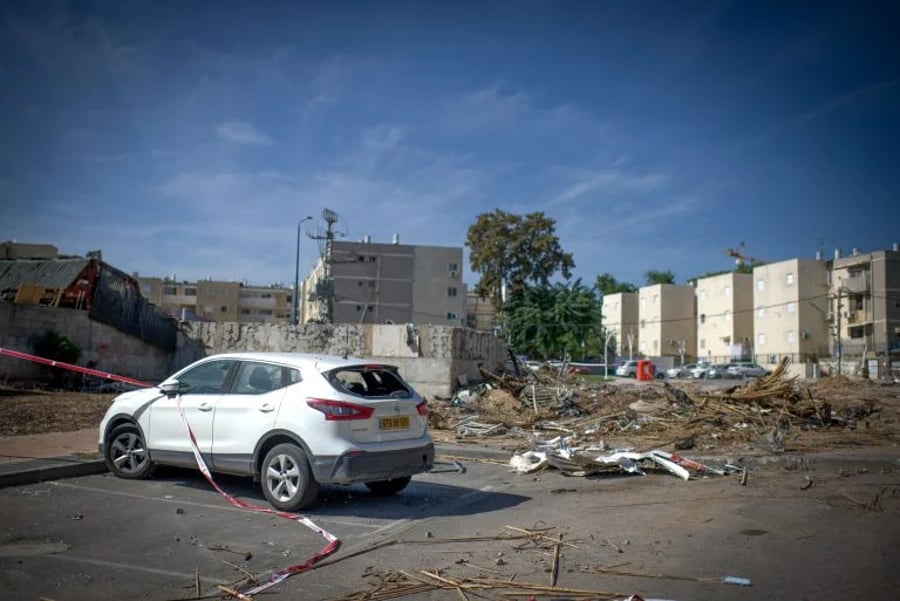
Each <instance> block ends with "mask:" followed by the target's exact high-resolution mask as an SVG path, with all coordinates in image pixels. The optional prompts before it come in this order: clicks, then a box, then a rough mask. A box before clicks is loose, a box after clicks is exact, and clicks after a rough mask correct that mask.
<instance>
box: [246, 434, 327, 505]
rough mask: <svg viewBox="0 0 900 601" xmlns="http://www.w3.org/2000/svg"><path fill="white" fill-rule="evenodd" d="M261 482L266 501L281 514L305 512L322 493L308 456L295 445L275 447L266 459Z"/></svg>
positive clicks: (261, 472)
mask: <svg viewBox="0 0 900 601" xmlns="http://www.w3.org/2000/svg"><path fill="white" fill-rule="evenodd" d="M259 479H260V482H261V483H262V490H263V494H264V495H265V496H266V500H267V501H268V502H269V504H270V505H272V507H274V508H275V509H277V510H279V511H298V510H300V509H303V508H304V507H307V506H309V505H310V504H311V503H312V502H313V501H314V500H315V499H316V497H317V496H318V494H319V483H318V482H316V481H315V479H314V478H313V476H312V472H311V471H310V469H309V461H308V460H307V458H306V453H304V452H303V449H301V448H300V447H298V446H297V445H295V444H290V443H283V444H279V445H275V446H274V447H272V449H271V450H270V451H269V452H268V453H267V454H266V457H265V459H263V462H262V466H261V467H260V473H259Z"/></svg>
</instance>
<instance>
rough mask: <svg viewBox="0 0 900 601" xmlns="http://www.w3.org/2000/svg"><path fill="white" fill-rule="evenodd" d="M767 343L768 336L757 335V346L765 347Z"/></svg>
mask: <svg viewBox="0 0 900 601" xmlns="http://www.w3.org/2000/svg"><path fill="white" fill-rule="evenodd" d="M765 343H766V335H765V334H757V336H756V344H758V345H763V344H765Z"/></svg>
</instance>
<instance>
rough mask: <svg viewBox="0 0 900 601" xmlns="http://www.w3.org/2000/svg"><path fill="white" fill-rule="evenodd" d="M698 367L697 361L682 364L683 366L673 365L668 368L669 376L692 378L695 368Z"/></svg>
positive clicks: (667, 373)
mask: <svg viewBox="0 0 900 601" xmlns="http://www.w3.org/2000/svg"><path fill="white" fill-rule="evenodd" d="M696 368H697V364H696V363H688V364H687V365H682V366H681V367H672V368H670V369H667V370H666V377H667V378H691V377H693V370H695V369H696Z"/></svg>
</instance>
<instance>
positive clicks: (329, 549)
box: [0, 348, 341, 600]
mask: <svg viewBox="0 0 900 601" xmlns="http://www.w3.org/2000/svg"><path fill="white" fill-rule="evenodd" d="M0 355H5V356H7V357H13V358H16V359H23V360H26V361H32V362H34V363H41V364H43V365H49V366H51V367H58V368H60V369H68V370H71V371H76V372H79V373H83V374H87V375H89V376H96V377H99V378H105V379H107V380H115V381H117V382H124V383H126V384H132V385H134V386H141V387H144V388H151V387H152V386H153V385H152V384H148V383H146V382H142V381H140V380H135V379H132V378H126V377H125V376H117V375H115V374H110V373H107V372H102V371H99V370H96V369H89V368H87V367H81V366H79V365H73V364H71V363H64V362H62V361H53V360H51V359H45V358H44V357H38V356H36V355H29V354H27V353H22V352H19V351H13V350H10V349H4V348H0ZM175 404H176V406H177V407H178V414H179V415H180V416H181V421H182V422H183V423H184V427H185V429H186V430H187V433H188V437H189V438H190V441H191V448H192V449H193V451H194V458H195V459H196V460H197V467H198V468H199V469H200V473H202V474H203V476H204V477H205V478H206V481H207V482H209V484H210V486H212V487H213V488H214V489H215V490H216V491H217V492H218V493H219V494H220V495H222V496H223V497H225V500H226V501H228V502H229V503H231V504H232V505H234V506H235V507H239V508H241V509H246V510H248V511H254V512H256V513H268V514H271V515H275V516H278V517H280V518H284V519H287V520H294V521H295V522H299V523H301V524H303V525H304V526H306V527H307V528H309V529H310V530H312V531H313V532H316V533H318V534H319V535H320V536H322V537H323V538H324V539H325V540H326V541H328V543H327V544H326V545H325V546H324V547H322V548H321V549H319V550H318V551H317V552H315V553H313V554H312V555H311V556H309V557H308V558H307V559H306V561H304V562H303V563H298V564H295V565H291V566H287V567H285V568H282V569H280V570H278V571H277V572H274V573H273V574H272V575H271V576H270V577H269V579H268V580H266V581H265V582H262V583H260V584H257V585H256V586H254V587H252V588H249V589H247V590H244V591H241V592H238V598H239V599H243V600H246V599H250V596H251V595H256V594H259V593H261V592H263V591H265V590H268V589H270V588H272V587H273V586H275V585H277V584H279V583H281V582H284V581H285V580H287V579H288V578H290V577H291V576H293V575H294V574H299V573H300V572H305V571H306V570H308V569H310V568H312V567H313V566H314V565H315V564H317V563H318V562H319V561H321V560H323V559H325V558H326V557H328V556H329V555H331V554H333V553H335V552H336V551H337V550H338V549H340V547H341V541H340V539H338V538H337V537H336V536H334V535H333V534H331V533H330V532H328V531H327V530H325V529H323V528H320V527H319V526H317V525H316V524H315V522H313V521H312V520H311V519H309V518H308V517H306V516H304V515H300V514H297V513H288V512H286V511H276V510H274V509H271V508H269V507H262V506H259V505H254V504H253V503H247V502H246V501H242V500H240V499H238V498H236V497H234V496H232V495H230V494H229V493H227V492H225V491H224V490H222V488H221V487H220V486H219V485H218V484H216V481H215V480H213V477H212V474H211V473H210V471H209V467H208V466H207V465H206V461H205V460H204V459H203V455H202V454H201V453H200V448H199V446H198V445H197V437H196V436H194V431H193V429H191V425H190V424H189V423H188V420H187V416H185V414H184V410H183V409H182V407H181V398H180V397H175Z"/></svg>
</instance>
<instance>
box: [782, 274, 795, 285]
mask: <svg viewBox="0 0 900 601" xmlns="http://www.w3.org/2000/svg"><path fill="white" fill-rule="evenodd" d="M784 284H785V285H786V286H793V285H794V273H793V272H791V273H789V274H787V275H786V276H784Z"/></svg>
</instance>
